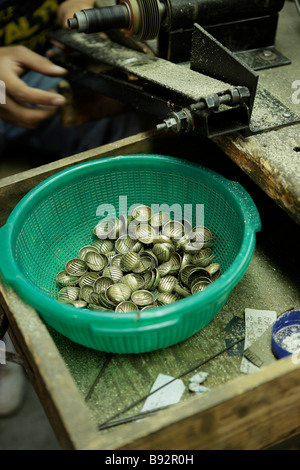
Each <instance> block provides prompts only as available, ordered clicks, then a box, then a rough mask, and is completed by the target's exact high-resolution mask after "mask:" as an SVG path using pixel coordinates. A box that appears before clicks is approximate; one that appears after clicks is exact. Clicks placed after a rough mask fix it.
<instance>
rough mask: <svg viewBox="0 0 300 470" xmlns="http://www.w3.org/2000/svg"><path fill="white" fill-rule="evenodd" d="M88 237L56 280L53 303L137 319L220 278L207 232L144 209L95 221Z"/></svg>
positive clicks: (149, 209)
mask: <svg viewBox="0 0 300 470" xmlns="http://www.w3.org/2000/svg"><path fill="white" fill-rule="evenodd" d="M93 233H94V236H95V238H94V241H93V242H92V243H91V244H90V245H87V246H83V247H82V248H81V249H80V250H79V252H78V256H77V257H76V258H72V259H69V260H68V261H67V262H66V264H65V266H64V269H63V270H62V271H60V272H59V273H58V274H57V276H56V281H57V284H58V286H59V291H58V295H57V299H58V301H59V302H62V303H66V304H71V305H73V306H74V307H77V308H88V309H92V310H99V311H105V310H107V311H115V312H138V315H139V314H140V313H139V312H142V311H144V310H147V309H154V308H158V307H163V306H165V305H169V304H172V303H174V302H177V301H178V300H180V299H182V298H185V297H188V296H190V295H194V294H197V293H199V292H202V291H204V290H205V289H206V288H207V287H208V286H209V285H210V284H211V283H212V282H214V281H215V280H216V279H217V278H218V277H219V276H220V273H221V272H220V265H219V263H217V262H215V261H214V258H215V255H214V253H213V249H212V248H213V244H214V239H215V236H214V234H213V233H212V232H211V231H210V230H209V229H208V228H207V227H192V226H191V225H190V224H189V223H188V222H187V221H184V220H181V221H179V220H171V219H170V216H169V214H168V213H165V212H159V213H155V214H154V213H153V212H152V210H151V208H150V207H148V206H139V207H137V208H136V209H135V210H134V211H133V212H132V213H131V214H130V216H129V217H126V216H123V215H121V216H119V218H114V219H109V220H103V221H100V222H99V223H98V224H97V225H96V227H94V229H93Z"/></svg>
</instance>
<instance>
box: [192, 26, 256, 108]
mask: <svg viewBox="0 0 300 470" xmlns="http://www.w3.org/2000/svg"><path fill="white" fill-rule="evenodd" d="M191 69H192V70H196V71H197V72H200V73H203V74H205V75H208V76H209V77H213V78H217V79H218V80H223V81H224V82H227V83H230V84H231V85H234V86H237V87H241V86H242V87H246V88H248V90H249V92H250V97H249V102H248V106H249V114H250V116H251V113H252V108H253V104H254V99H255V93H256V88H257V83H258V74H257V73H256V72H254V71H253V70H252V69H250V67H248V66H247V65H246V64H245V63H243V62H241V61H240V60H239V58H238V57H236V56H235V55H234V54H233V53H232V52H231V51H230V50H229V49H227V48H226V47H225V46H223V45H222V44H221V43H220V42H219V41H217V40H216V39H215V38H214V37H213V36H212V35H211V34H209V33H208V32H207V31H206V30H205V29H204V28H202V27H201V26H200V25H198V24H195V25H194V30H193V39H192V50H191Z"/></svg>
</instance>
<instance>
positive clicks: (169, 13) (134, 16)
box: [68, 0, 284, 40]
mask: <svg viewBox="0 0 300 470" xmlns="http://www.w3.org/2000/svg"><path fill="white" fill-rule="evenodd" d="M283 4H284V0H269V1H268V2H266V1H265V0H252V1H251V2H249V0H223V1H220V0H192V1H191V0H119V2H118V4H117V5H114V6H108V7H103V8H91V9H87V10H81V11H80V12H77V13H75V14H74V17H73V18H71V19H69V21H68V25H69V28H70V29H75V30H77V31H80V32H85V33H93V32H100V31H108V30H110V29H119V28H124V29H126V30H127V32H128V33H129V34H132V35H134V36H136V37H138V38H139V39H141V40H145V39H154V38H156V37H157V36H158V34H159V32H160V30H161V29H162V30H163V31H175V30H177V29H178V28H191V27H192V26H193V24H194V23H199V24H201V25H212V24H218V23H224V22H234V21H236V20H242V19H243V20H245V19H248V18H253V17H254V16H256V17H258V16H266V15H271V14H275V13H277V12H278V11H280V9H281V8H282V7H283Z"/></svg>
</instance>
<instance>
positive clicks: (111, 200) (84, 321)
mask: <svg viewBox="0 0 300 470" xmlns="http://www.w3.org/2000/svg"><path fill="white" fill-rule="evenodd" d="M120 196H122V198H120ZM120 200H122V201H123V202H122V204H123V203H124V200H126V201H127V207H130V206H132V205H135V204H141V205H142V204H144V205H148V206H152V205H153V204H158V205H161V204H168V205H169V206H170V207H171V206H172V205H173V204H177V205H178V204H179V205H180V206H181V207H182V208H184V207H189V208H192V217H197V215H196V213H197V211H196V210H193V208H195V207H199V206H200V207H203V208H204V221H205V226H207V227H209V229H210V230H211V231H212V232H213V233H214V235H215V241H214V246H213V252H214V254H215V261H216V262H218V263H219V264H220V266H221V276H220V277H219V278H218V279H217V280H216V281H215V282H213V283H212V284H210V285H209V286H208V287H207V288H206V289H205V290H204V291H202V292H199V293H197V294H194V295H191V296H189V297H186V298H183V299H181V300H179V301H177V302H175V303H173V304H170V305H167V306H163V307H158V308H154V309H153V310H145V311H143V312H141V315H140V317H139V319H138V321H136V312H132V313H121V314H120V313H118V312H114V311H97V310H91V309H78V308H75V307H73V306H71V305H68V304H62V303H60V302H58V301H57V293H58V291H59V286H58V285H57V283H56V274H57V273H58V272H59V271H61V270H62V267H63V266H64V265H65V263H66V261H67V260H69V259H70V258H72V257H77V254H78V251H79V250H80V248H81V247H82V246H84V245H88V244H91V243H92V242H93V240H94V234H93V231H92V229H93V227H95V226H96V225H97V223H98V222H99V207H102V208H103V207H105V205H108V207H114V208H115V210H116V216H119V215H121V214H119V211H120V210H123V208H121V207H120ZM193 223H194V224H196V220H193ZM260 229H261V222H260V217H259V213H258V211H257V208H256V206H255V204H254V202H253V200H252V199H251V197H250V196H249V194H248V193H247V192H246V191H245V189H244V188H243V187H242V186H241V185H240V184H238V183H236V182H232V181H229V180H227V179H225V178H224V177H222V176H220V175H219V174H217V173H215V172H213V171H211V170H208V169H206V168H204V167H201V166H199V165H197V164H194V163H191V162H188V161H185V160H182V159H178V158H173V157H169V156H163V155H148V154H147V155H121V156H116V157H110V158H102V159H99V160H94V161H90V162H87V163H83V164H80V165H76V166H73V167H71V168H68V169H66V170H64V171H62V172H60V173H57V174H56V175H54V176H52V177H50V178H48V179H47V180H45V181H44V182H43V183H41V184H39V185H38V186H36V187H35V188H34V189H33V190H31V191H30V192H29V193H28V194H27V195H26V196H25V197H24V198H23V199H22V200H21V202H20V203H19V204H18V205H17V206H16V208H15V209H14V210H13V212H12V213H11V215H10V217H9V219H8V220H7V223H6V225H5V226H4V227H2V228H1V229H0V246H1V250H0V272H1V275H2V276H3V278H4V280H5V281H6V283H8V284H9V285H10V286H11V287H12V288H13V289H14V290H15V291H16V292H17V293H18V294H19V296H20V297H21V298H22V299H23V300H24V301H25V302H27V303H28V304H30V305H31V306H32V307H34V308H35V309H36V311H37V312H38V313H39V314H40V316H41V317H42V318H43V320H44V321H45V322H46V323H47V324H48V325H50V326H51V327H53V328H54V329H55V330H56V331H58V332H59V333H61V334H62V335H64V336H66V337H68V338H69V339H70V340H72V341H74V342H76V343H79V344H81V345H83V346H85V347H88V348H93V349H96V350H99V351H105V352H112V353H119V354H124V353H142V352H149V351H154V350H158V349H162V348H166V347H169V346H172V345H174V344H177V343H179V342H181V341H184V340H186V339H187V338H189V337H191V336H192V335H194V334H196V333H197V332H199V331H200V330H201V329H202V328H204V327H205V326H206V325H208V324H209V323H210V322H211V321H212V319H213V318H214V317H215V316H216V315H217V314H218V312H219V311H220V309H221V308H222V307H223V306H224V305H225V304H226V302H227V301H228V299H229V297H230V295H231V292H232V290H233V288H234V287H235V286H236V284H237V283H238V282H239V281H240V280H241V278H242V277H243V275H244V274H245V272H246V270H247V268H248V266H249V263H250V261H251V258H252V255H253V252H254V249H255V242H256V232H258V231H260Z"/></svg>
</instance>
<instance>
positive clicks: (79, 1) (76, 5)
mask: <svg viewBox="0 0 300 470" xmlns="http://www.w3.org/2000/svg"><path fill="white" fill-rule="evenodd" d="M94 3H95V0H66V1H65V2H63V3H62V4H61V5H60V6H59V8H58V12H57V17H58V21H59V24H60V25H61V26H62V27H63V28H67V27H68V23H67V20H68V19H69V18H73V15H74V13H76V12H77V11H80V10H87V9H88V8H94Z"/></svg>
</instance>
